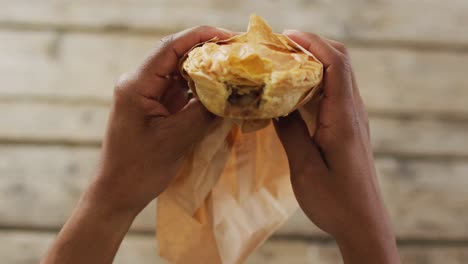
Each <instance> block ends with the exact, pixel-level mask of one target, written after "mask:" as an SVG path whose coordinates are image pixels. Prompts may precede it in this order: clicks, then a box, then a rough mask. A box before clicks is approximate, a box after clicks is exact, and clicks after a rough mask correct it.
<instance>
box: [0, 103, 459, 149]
mask: <svg viewBox="0 0 468 264" xmlns="http://www.w3.org/2000/svg"><path fill="white" fill-rule="evenodd" d="M108 111H109V107H108V106H106V105H104V106H97V105H90V104H76V105H69V104H66V103H59V104H57V103H54V104H52V103H50V104H46V103H37V102H31V101H24V102H14V101H13V102H0V140H2V141H4V142H5V141H14V142H49V143H50V142H69V143H92V144H99V142H100V140H101V138H102V136H103V135H104V129H105V126H106V122H107V115H108ZM370 124H371V130H372V139H373V143H374V149H375V152H376V153H396V154H405V155H425V156H427V155H439V156H460V157H467V156H468V148H466V146H468V134H467V133H466V131H467V130H468V122H467V121H453V120H452V121H449V120H441V119H431V118H422V119H412V118H398V117H388V116H387V117H385V116H372V115H371V121H370Z"/></svg>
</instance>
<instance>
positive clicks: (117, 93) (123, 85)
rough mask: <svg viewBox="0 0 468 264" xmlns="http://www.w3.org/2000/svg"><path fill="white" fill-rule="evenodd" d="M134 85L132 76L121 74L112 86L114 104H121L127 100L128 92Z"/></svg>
mask: <svg viewBox="0 0 468 264" xmlns="http://www.w3.org/2000/svg"><path fill="white" fill-rule="evenodd" d="M134 85H135V77H134V76H133V74H129V73H125V74H122V75H121V76H120V77H119V78H118V79H117V81H116V83H115V85H114V102H115V103H116V104H121V103H122V102H123V101H124V100H125V98H127V95H128V92H129V90H130V89H131V87H132V86H134Z"/></svg>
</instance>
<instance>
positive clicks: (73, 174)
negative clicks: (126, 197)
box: [0, 145, 468, 239]
mask: <svg viewBox="0 0 468 264" xmlns="http://www.w3.org/2000/svg"><path fill="white" fill-rule="evenodd" d="M97 152H98V150H97V149H94V148H90V147H60V146H41V147H33V146H13V145H12V146H0V226H27V227H58V226H61V225H62V224H63V222H64V221H65V219H66V218H67V217H68V215H69V214H70V212H71V210H72V208H73V206H74V205H75V203H76V201H77V200H78V198H79V196H80V193H81V192H82V191H83V189H84V188H85V187H86V185H87V183H88V181H89V179H90V176H91V175H92V174H93V169H94V166H95V164H96V162H97V155H98V154H97ZM376 163H377V167H378V169H379V172H380V183H381V186H382V190H383V194H384V197H385V200H386V203H387V206H388V208H389V210H390V214H391V216H392V220H393V222H394V226H395V229H396V232H397V234H398V236H399V237H400V238H431V239H466V238H468V225H466V223H465V221H464V220H463V219H468V211H467V210H465V207H466V206H465V205H466V204H467V203H468V189H467V188H466V186H467V184H468V177H467V175H468V162H466V161H462V160H445V161H443V160H425V159H422V160H418V159H414V160H402V159H396V158H391V157H388V158H378V159H377V162H376ZM154 219H155V215H154V208H148V209H147V210H146V211H145V213H144V214H142V215H141V216H140V217H139V220H138V221H136V222H135V224H134V228H135V229H137V230H148V231H152V230H153V228H154ZM279 233H281V234H289V235H290V234H297V235H303V236H304V235H305V236H309V235H320V236H321V235H323V233H322V232H320V231H318V230H317V228H315V227H314V226H313V225H312V224H311V223H310V222H309V221H308V220H307V218H306V217H305V216H304V215H303V214H302V213H301V211H300V210H299V211H298V212H297V214H296V215H294V217H292V219H291V220H290V221H288V223H287V224H286V225H285V226H284V227H283V228H282V229H281V230H280V231H279Z"/></svg>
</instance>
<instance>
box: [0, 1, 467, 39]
mask: <svg viewBox="0 0 468 264" xmlns="http://www.w3.org/2000/svg"><path fill="white" fill-rule="evenodd" d="M467 11H468V4H467V2H466V1H464V0H451V1H449V2H448V3H446V2H444V1H439V0H426V1H424V2H421V1H418V0H409V1H408V0H396V1H395V0H381V1H357V2H349V1H345V0H342V1H332V2H330V1H301V0H293V1H275V2H271V1H267V0H262V1H255V2H252V1H248V0H242V1H236V2H232V1H227V0H226V1H204V2H203V3H201V2H200V1H195V0H191V1H167V0H159V1H130V0H125V1H118V2H112V4H109V1H102V0H101V1H85V0H81V1H73V2H63V1H60V0H44V1H40V2H31V1H28V0H3V1H2V9H1V10H0V17H1V18H2V19H1V20H0V24H6V25H11V24H13V25H18V24H19V25H31V26H32V27H37V26H38V25H39V26H43V27H47V26H52V27H60V28H85V29H86V28H91V29H96V28H101V29H109V28H133V29H153V30H154V29H155V30H168V29H182V28H187V27H192V26H194V25H198V24H210V25H214V26H220V27H227V28H233V29H235V30H244V29H245V25H246V21H247V18H248V15H249V14H250V13H251V12H257V13H259V14H260V15H263V16H265V17H266V18H267V19H268V21H269V22H270V23H271V24H272V26H273V27H274V28H275V29H276V30H282V29H284V28H298V29H302V30H310V31H316V32H320V33H324V34H327V35H330V36H333V37H335V38H348V39H352V40H365V41H367V40H372V41H375V40H376V41H402V42H416V43H423V44H426V43H442V44H444V45H464V46H466V45H467V43H468V32H467V31H466V29H465V27H464V25H466V24H467V23H468V20H467V18H466V13H467ZM206 14H209V15H206Z"/></svg>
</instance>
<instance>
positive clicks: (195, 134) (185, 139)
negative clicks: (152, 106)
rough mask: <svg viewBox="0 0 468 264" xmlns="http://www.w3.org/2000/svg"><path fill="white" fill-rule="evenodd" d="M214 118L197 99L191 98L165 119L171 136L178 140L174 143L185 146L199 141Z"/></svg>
mask: <svg viewBox="0 0 468 264" xmlns="http://www.w3.org/2000/svg"><path fill="white" fill-rule="evenodd" d="M215 120H216V116H215V115H213V114H211V113H210V112H208V110H206V108H205V107H204V106H203V105H202V104H201V102H200V101H199V100H198V99H196V98H193V99H191V100H190V101H189V102H188V103H187V104H186V105H185V106H184V107H183V108H182V109H181V110H180V111H179V112H177V113H176V114H174V115H172V116H170V117H168V118H167V119H166V120H165V121H166V122H167V125H168V127H170V128H171V129H170V130H171V131H170V133H171V134H172V135H171V137H173V138H176V139H177V140H178V144H176V145H179V146H181V147H187V146H189V145H192V144H193V143H196V142H198V141H200V140H201V139H202V138H203V137H204V136H205V135H206V134H207V132H208V130H209V128H210V127H211V126H212V124H213V123H214V122H215Z"/></svg>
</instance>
